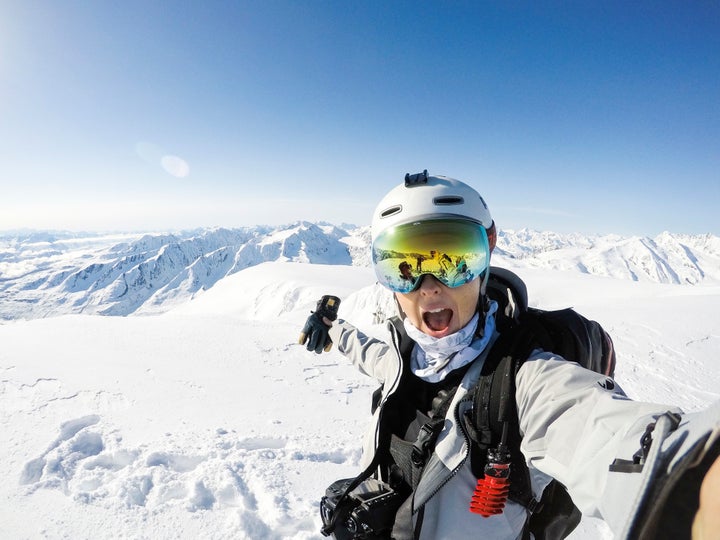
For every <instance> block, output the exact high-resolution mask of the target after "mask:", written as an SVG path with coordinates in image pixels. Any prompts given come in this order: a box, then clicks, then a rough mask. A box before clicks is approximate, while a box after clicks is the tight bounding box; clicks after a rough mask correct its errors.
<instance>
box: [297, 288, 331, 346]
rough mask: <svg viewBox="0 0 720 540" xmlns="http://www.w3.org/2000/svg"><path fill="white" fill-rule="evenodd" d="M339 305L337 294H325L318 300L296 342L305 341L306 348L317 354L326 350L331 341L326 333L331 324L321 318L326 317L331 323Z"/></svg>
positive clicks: (302, 343)
mask: <svg viewBox="0 0 720 540" xmlns="http://www.w3.org/2000/svg"><path fill="white" fill-rule="evenodd" d="M339 307H340V299H339V298H338V297H337V296H329V295H325V296H323V297H322V298H321V299H320V300H318V303H317V307H316V309H315V311H314V312H312V313H311V314H310V316H309V317H308V319H307V321H305V326H304V327H303V329H302V332H300V339H298V343H300V344H301V345H304V344H305V343H306V342H307V350H308V351H315V352H316V353H317V354H320V353H321V352H323V350H324V351H325V352H328V351H329V350H330V348H331V347H332V341H331V340H330V336H329V335H328V330H330V326H331V324H327V323H325V321H324V320H323V319H327V320H328V321H331V323H332V321H334V320H335V319H337V311H338V308H339Z"/></svg>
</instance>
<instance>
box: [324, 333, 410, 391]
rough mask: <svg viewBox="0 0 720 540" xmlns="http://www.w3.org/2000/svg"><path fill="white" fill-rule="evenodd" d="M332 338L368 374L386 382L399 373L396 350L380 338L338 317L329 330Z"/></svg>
mask: <svg viewBox="0 0 720 540" xmlns="http://www.w3.org/2000/svg"><path fill="white" fill-rule="evenodd" d="M329 335H330V339H331V340H332V342H333V343H335V345H336V346H337V348H338V351H340V352H341V353H342V354H343V355H345V356H346V357H347V358H348V359H349V360H350V361H351V362H352V363H353V364H354V365H355V366H357V367H358V369H359V370H360V371H361V372H362V373H364V374H365V375H368V376H370V377H373V378H375V379H377V380H378V381H380V382H381V383H382V382H385V380H387V379H388V378H389V377H394V376H395V374H396V373H397V366H396V364H397V361H396V360H393V361H391V359H394V358H397V354H396V353H395V350H394V349H393V348H392V347H391V346H390V345H388V344H387V343H385V342H384V341H381V340H379V339H376V338H373V337H369V336H367V335H365V334H364V333H362V332H361V331H360V330H358V329H357V328H356V327H355V326H353V325H352V324H350V323H348V322H347V321H344V320H342V319H338V320H337V321H335V323H334V324H333V326H332V327H331V328H330V331H329Z"/></svg>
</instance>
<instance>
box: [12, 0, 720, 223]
mask: <svg viewBox="0 0 720 540" xmlns="http://www.w3.org/2000/svg"><path fill="white" fill-rule="evenodd" d="M425 168H427V169H428V170H429V171H430V173H435V174H445V175H448V176H452V177H455V178H459V179H462V180H465V181H467V182H468V183H470V184H472V185H473V186H474V187H476V188H477V189H478V190H479V191H480V192H481V193H482V194H483V196H484V197H485V199H486V200H487V202H488V204H489V206H490V209H491V211H492V212H493V215H494V217H495V219H496V221H497V223H498V225H499V226H500V228H505V229H518V228H522V227H529V228H533V229H539V230H552V231H557V232H583V233H618V234H625V235H635V234H640V235H655V234H658V233H660V232H662V231H664V230H669V231H671V232H678V233H704V232H710V233H714V234H720V219H719V218H718V207H720V4H718V3H717V2H713V1H703V0H699V1H697V2H680V1H678V2H663V1H652V2H651V1H647V2H615V1H606V2H583V1H577V2H514V1H507V2H462V1H458V2H381V1H364V2H359V1H358V2H340V1H307V2H300V1H298V2H286V1H273V0H263V1H238V2H220V1H208V2H181V1H177V2H154V1H150V0H148V1H133V0H129V1H125V2H120V3H118V2H109V1H97V2H87V1H73V0H66V1H63V2H57V1H26V0H4V1H3V2H2V3H0V183H1V184H2V194H1V195H0V230H7V229H14V228H20V227H34V228H53V229H70V230H118V229H119V230H158V229H165V230H168V229H182V228H191V227H197V226H226V227H236V226H245V225H256V224H279V223H289V222H292V221H294V220H297V219H308V220H312V221H319V220H327V221H331V222H334V223H338V224H340V223H343V222H349V223H355V224H358V225H366V224H369V223H370V218H371V214H372V211H373V209H374V207H375V204H376V203H377V202H378V200H379V199H380V198H381V197H382V195H383V194H384V193H385V192H386V191H388V190H389V189H390V188H392V187H393V186H394V185H396V184H397V183H399V182H401V181H402V178H403V176H404V174H405V173H406V172H417V171H420V170H422V169H425Z"/></svg>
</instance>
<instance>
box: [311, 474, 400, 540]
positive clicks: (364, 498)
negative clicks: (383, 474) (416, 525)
mask: <svg viewBox="0 0 720 540" xmlns="http://www.w3.org/2000/svg"><path fill="white" fill-rule="evenodd" d="M353 480H354V478H345V479H342V480H338V481H336V482H333V483H332V484H330V486H329V487H328V488H327V489H326V490H325V496H324V497H323V498H322V499H321V500H320V517H321V518H322V522H323V529H322V533H323V534H324V535H325V536H329V535H330V534H332V535H333V537H334V538H335V539H336V540H353V539H356V538H357V539H368V540H369V539H376V540H380V539H386V540H387V539H389V538H390V533H391V531H392V527H393V524H394V523H395V514H396V513H397V510H398V508H399V507H400V504H402V502H403V500H404V499H405V498H406V497H403V496H402V495H401V494H400V493H398V492H397V491H395V490H394V489H392V488H391V487H390V486H389V485H388V484H386V483H384V482H380V481H378V480H376V479H375V478H368V479H367V480H365V481H364V482H362V483H361V484H360V485H359V486H358V487H356V488H355V489H354V490H352V491H351V492H350V493H348V495H347V496H346V497H343V494H344V493H345V491H346V490H347V487H348V486H349V485H350V483H351V482H352V481H353ZM336 515H337V517H336ZM333 522H334V527H330V525H331V523H333Z"/></svg>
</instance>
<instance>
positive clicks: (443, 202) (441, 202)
mask: <svg viewBox="0 0 720 540" xmlns="http://www.w3.org/2000/svg"><path fill="white" fill-rule="evenodd" d="M464 202H465V199H463V198H462V197H459V196H457V195H450V196H447V197H435V198H434V199H433V203H434V204H435V205H436V206H452V205H454V204H463V203H464Z"/></svg>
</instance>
